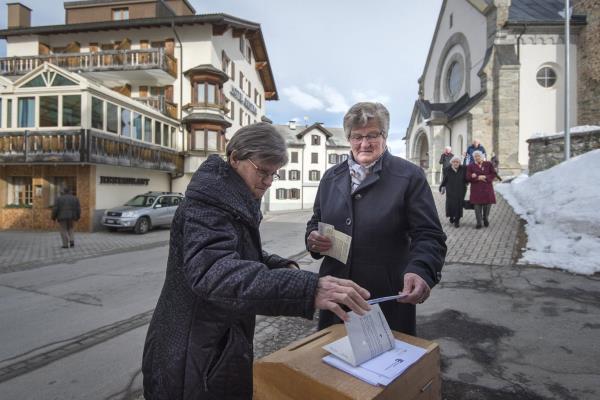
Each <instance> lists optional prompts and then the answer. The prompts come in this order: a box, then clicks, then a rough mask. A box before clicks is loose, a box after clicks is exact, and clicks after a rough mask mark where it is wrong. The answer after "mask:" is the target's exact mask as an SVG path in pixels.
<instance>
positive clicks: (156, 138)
mask: <svg viewBox="0 0 600 400" xmlns="http://www.w3.org/2000/svg"><path fill="white" fill-rule="evenodd" d="M161 126H162V125H161V123H160V122H158V121H154V144H158V145H160V138H161V136H162V132H161V130H160V127H161Z"/></svg>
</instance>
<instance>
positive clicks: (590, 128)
mask: <svg viewBox="0 0 600 400" xmlns="http://www.w3.org/2000/svg"><path fill="white" fill-rule="evenodd" d="M594 131H600V126H597V125H581V126H574V127H572V128H571V129H569V132H571V133H586V132H594ZM564 135H565V131H560V132H555V133H548V132H537V133H534V134H533V135H531V138H530V139H539V138H546V139H554V138H557V137H561V136H564Z"/></svg>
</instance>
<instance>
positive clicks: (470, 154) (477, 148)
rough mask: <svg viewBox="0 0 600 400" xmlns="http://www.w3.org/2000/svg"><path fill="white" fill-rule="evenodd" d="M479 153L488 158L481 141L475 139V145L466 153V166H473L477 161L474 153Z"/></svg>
mask: <svg viewBox="0 0 600 400" xmlns="http://www.w3.org/2000/svg"><path fill="white" fill-rule="evenodd" d="M475 151H479V152H480V153H481V154H482V157H483V158H484V159H485V158H486V153H485V148H484V147H483V145H482V144H481V142H480V141H479V139H473V143H472V144H471V145H470V146H469V147H467V151H466V152H465V159H464V161H463V163H464V165H469V164H473V162H475V160H474V159H473V152H475Z"/></svg>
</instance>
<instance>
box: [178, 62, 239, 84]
mask: <svg viewBox="0 0 600 400" xmlns="http://www.w3.org/2000/svg"><path fill="white" fill-rule="evenodd" d="M192 72H207V73H209V74H213V75H217V76H219V77H220V78H221V79H222V80H223V82H227V81H228V80H229V76H228V75H227V74H226V73H225V72H223V71H221V70H220V69H218V68H216V67H215V66H214V65H212V64H201V65H196V66H195V67H192V68H190V69H188V70H187V71H184V72H183V75H186V76H187V75H189V74H190V73H192Z"/></svg>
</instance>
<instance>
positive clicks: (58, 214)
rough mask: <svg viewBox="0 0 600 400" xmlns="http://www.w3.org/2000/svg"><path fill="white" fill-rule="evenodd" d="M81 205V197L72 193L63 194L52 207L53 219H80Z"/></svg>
mask: <svg viewBox="0 0 600 400" xmlns="http://www.w3.org/2000/svg"><path fill="white" fill-rule="evenodd" d="M80 217H81V207H80V206H79V199H78V198H77V197H75V196H73V195H72V194H63V195H61V196H59V197H58V198H57V199H56V202H55V203H54V208H52V219H53V220H57V221H79V218H80Z"/></svg>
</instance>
